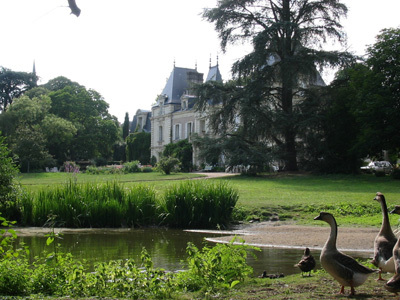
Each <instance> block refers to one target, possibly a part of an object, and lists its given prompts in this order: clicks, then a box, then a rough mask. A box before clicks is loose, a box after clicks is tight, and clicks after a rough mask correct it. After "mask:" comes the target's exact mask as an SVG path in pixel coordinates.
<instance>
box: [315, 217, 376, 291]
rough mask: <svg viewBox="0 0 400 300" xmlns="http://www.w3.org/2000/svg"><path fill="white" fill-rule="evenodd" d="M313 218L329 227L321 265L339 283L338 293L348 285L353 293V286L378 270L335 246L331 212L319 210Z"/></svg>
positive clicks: (334, 224)
mask: <svg viewBox="0 0 400 300" xmlns="http://www.w3.org/2000/svg"><path fill="white" fill-rule="evenodd" d="M314 220H321V221H325V222H326V223H328V224H329V225H330V227H331V233H330V235H329V237H328V240H327V241H326V243H325V245H324V247H323V248H322V251H321V256H320V262H321V265H322V267H323V268H324V269H325V271H327V272H328V273H329V274H330V275H331V276H332V277H333V278H334V279H336V280H337V281H338V282H339V283H340V285H341V289H340V291H339V294H344V287H345V286H350V289H351V295H354V294H355V289H354V288H355V287H357V286H360V285H362V284H363V283H364V282H365V281H366V280H367V278H368V276H369V275H371V274H372V273H374V272H377V271H378V270H373V269H369V268H367V267H364V266H363V265H361V264H359V263H358V262H357V261H356V260H355V259H354V258H352V257H350V256H348V255H346V254H343V253H342V252H340V251H339V250H338V249H337V248H336V239H337V223H336V220H335V217H334V216H333V215H332V214H330V213H327V212H321V213H320V214H319V216H317V217H315V218H314Z"/></svg>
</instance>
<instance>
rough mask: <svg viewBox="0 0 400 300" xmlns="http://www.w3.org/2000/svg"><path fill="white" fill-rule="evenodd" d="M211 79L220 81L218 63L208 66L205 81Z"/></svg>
mask: <svg viewBox="0 0 400 300" xmlns="http://www.w3.org/2000/svg"><path fill="white" fill-rule="evenodd" d="M211 80H213V81H220V82H222V76H221V73H220V72H219V68H218V65H216V66H214V67H210V70H209V71H208V74H207V78H206V81H211Z"/></svg>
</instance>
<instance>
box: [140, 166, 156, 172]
mask: <svg viewBox="0 0 400 300" xmlns="http://www.w3.org/2000/svg"><path fill="white" fill-rule="evenodd" d="M142 172H143V173H149V172H153V168H152V167H143V168H142Z"/></svg>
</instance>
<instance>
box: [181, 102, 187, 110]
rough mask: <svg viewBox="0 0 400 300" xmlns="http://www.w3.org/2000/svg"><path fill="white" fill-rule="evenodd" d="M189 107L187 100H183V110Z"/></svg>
mask: <svg viewBox="0 0 400 300" xmlns="http://www.w3.org/2000/svg"><path fill="white" fill-rule="evenodd" d="M187 108H188V105H187V100H183V101H182V110H185V109H187Z"/></svg>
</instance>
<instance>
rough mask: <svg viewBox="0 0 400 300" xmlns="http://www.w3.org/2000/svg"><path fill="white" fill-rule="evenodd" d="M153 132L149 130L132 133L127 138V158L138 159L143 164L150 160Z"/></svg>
mask: <svg viewBox="0 0 400 300" xmlns="http://www.w3.org/2000/svg"><path fill="white" fill-rule="evenodd" d="M150 144H151V134H150V133H148V132H135V133H130V134H129V135H128V137H127V138H126V160H127V161H134V160H138V161H140V163H142V164H144V165H145V164H148V163H149V162H150Z"/></svg>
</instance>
